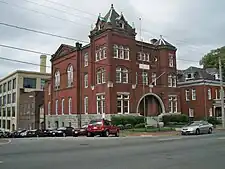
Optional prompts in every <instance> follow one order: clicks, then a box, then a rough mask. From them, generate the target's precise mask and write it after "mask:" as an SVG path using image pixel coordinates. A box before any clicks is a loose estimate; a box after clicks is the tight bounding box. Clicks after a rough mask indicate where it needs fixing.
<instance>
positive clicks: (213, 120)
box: [207, 117, 221, 125]
mask: <svg viewBox="0 0 225 169" xmlns="http://www.w3.org/2000/svg"><path fill="white" fill-rule="evenodd" d="M207 121H208V122H209V123H211V124H213V125H218V124H221V122H220V121H219V120H218V119H217V118H216V117H208V119H207Z"/></svg>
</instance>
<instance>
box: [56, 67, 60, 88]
mask: <svg viewBox="0 0 225 169" xmlns="http://www.w3.org/2000/svg"><path fill="white" fill-rule="evenodd" d="M59 87H60V72H59V70H57V71H56V72H55V88H59Z"/></svg>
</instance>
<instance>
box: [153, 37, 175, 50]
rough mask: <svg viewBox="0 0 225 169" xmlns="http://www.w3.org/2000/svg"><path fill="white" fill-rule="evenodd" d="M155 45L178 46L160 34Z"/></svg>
mask: <svg viewBox="0 0 225 169" xmlns="http://www.w3.org/2000/svg"><path fill="white" fill-rule="evenodd" d="M154 45H156V46H166V47H172V48H175V49H176V47H175V46H174V45H172V44H171V43H169V42H167V41H166V40H165V39H164V38H163V37H162V35H160V38H159V39H158V40H157V41H156V42H155V43H154Z"/></svg>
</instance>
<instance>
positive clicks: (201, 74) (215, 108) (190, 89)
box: [177, 67, 221, 119]
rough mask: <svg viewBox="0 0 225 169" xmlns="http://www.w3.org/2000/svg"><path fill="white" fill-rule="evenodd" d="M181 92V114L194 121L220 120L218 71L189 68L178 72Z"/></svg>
mask: <svg viewBox="0 0 225 169" xmlns="http://www.w3.org/2000/svg"><path fill="white" fill-rule="evenodd" d="M177 76H178V86H179V87H180V90H181V97H180V98H181V101H180V102H181V112H182V113H185V114H187V115H188V116H189V117H192V118H194V119H203V118H205V117H210V116H214V117H218V118H221V99H220V81H219V76H218V70H216V69H213V68H210V69H201V68H197V67H189V68H188V69H186V70H183V71H178V74H177Z"/></svg>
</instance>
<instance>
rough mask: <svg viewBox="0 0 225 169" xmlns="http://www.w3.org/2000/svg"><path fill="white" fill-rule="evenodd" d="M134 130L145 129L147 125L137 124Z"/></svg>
mask: <svg viewBox="0 0 225 169" xmlns="http://www.w3.org/2000/svg"><path fill="white" fill-rule="evenodd" d="M134 128H145V123H139V124H136V125H135V126H134Z"/></svg>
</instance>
